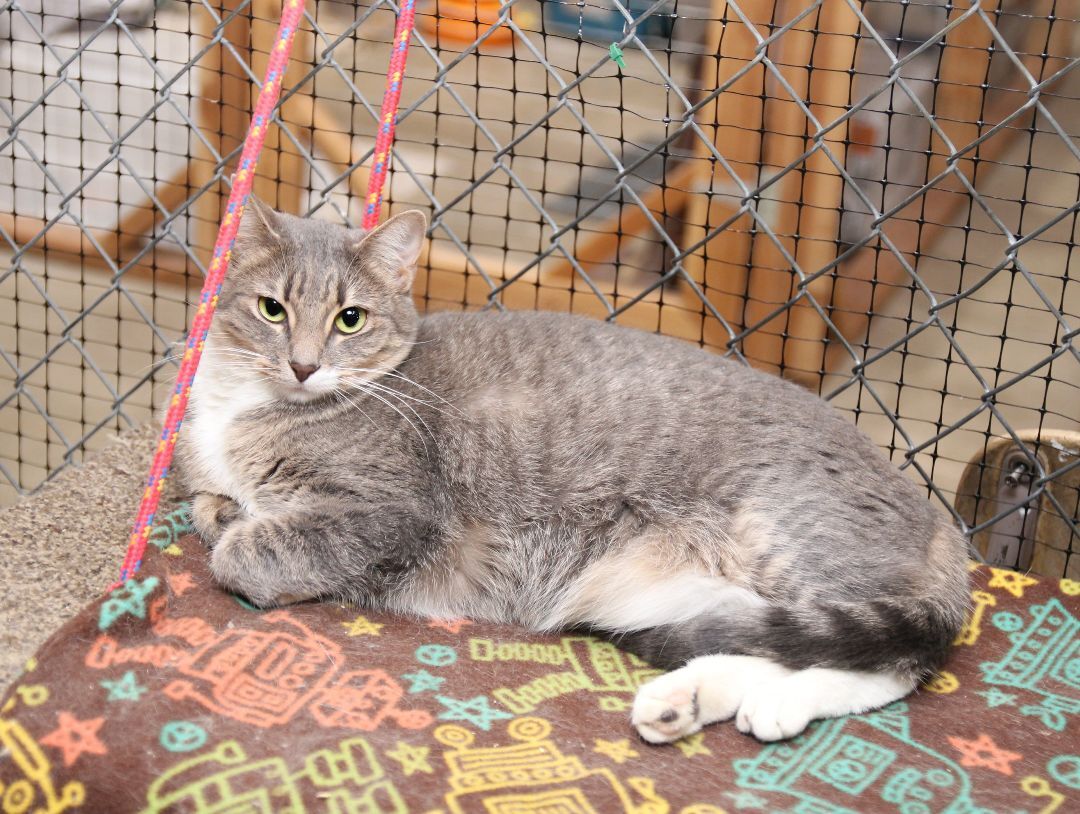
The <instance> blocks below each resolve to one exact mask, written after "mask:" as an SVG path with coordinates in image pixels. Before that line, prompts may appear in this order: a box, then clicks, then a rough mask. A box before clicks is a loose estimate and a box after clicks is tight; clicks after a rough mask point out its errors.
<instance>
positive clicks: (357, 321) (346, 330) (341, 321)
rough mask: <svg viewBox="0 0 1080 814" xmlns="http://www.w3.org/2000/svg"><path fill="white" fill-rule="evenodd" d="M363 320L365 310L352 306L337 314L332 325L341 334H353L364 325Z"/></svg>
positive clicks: (364, 319) (364, 320)
mask: <svg viewBox="0 0 1080 814" xmlns="http://www.w3.org/2000/svg"><path fill="white" fill-rule="evenodd" d="M365 322H367V311H365V310H364V309H363V308H357V307H356V306H353V307H352V308H346V309H345V310H344V311H342V312H341V313H340V314H338V315H337V319H335V320H334V327H335V328H337V329H338V330H339V331H341V332H342V333H343V334H354V333H356V332H357V331H359V330H360V329H361V328H363V327H364V323H365Z"/></svg>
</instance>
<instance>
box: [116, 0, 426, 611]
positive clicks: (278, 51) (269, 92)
mask: <svg viewBox="0 0 1080 814" xmlns="http://www.w3.org/2000/svg"><path fill="white" fill-rule="evenodd" d="M414 8H415V0H404V2H402V4H401V10H400V13H399V15H398V21H397V27H396V30H395V32H394V42H393V46H392V48H393V50H392V52H391V55H390V67H389V70H388V71H387V76H386V92H385V94H384V95H383V105H382V113H381V115H380V118H379V127H378V134H377V136H376V141H375V158H374V164H373V166H372V171H371V179H370V181H369V183H368V197H367V199H366V201H365V208H364V220H363V226H364V228H365V229H371V228H373V227H374V226H375V225H376V224H377V223H378V221H379V205H380V202H381V200H382V187H383V183H384V182H385V181H386V170H387V165H388V163H389V162H388V158H389V155H390V148H391V145H392V143H393V139H394V125H395V124H396V119H397V107H398V102H399V100H400V99H401V82H402V77H403V76H404V73H405V60H406V57H407V56H408V52H409V38H410V35H411V33H412V28H413V17H414V14H415V11H414ZM303 14H304V4H303V2H302V0H285V1H284V2H283V3H282V7H281V23H280V24H279V26H278V31H277V37H276V38H275V40H274V43H275V44H274V47H273V49H272V50H271V52H270V63H269V64H268V65H267V67H266V77H265V79H264V80H263V84H262V89H261V90H260V91H259V98H258V100H257V101H256V103H255V112H254V114H253V115H252V117H251V125H250V127H249V128H248V132H247V136H246V137H245V139H244V147H243V150H242V151H241V153H240V163H239V165H238V167H237V170H236V174H235V175H234V176H233V183H232V191H231V192H230V194H229V202H228V205H227V206H226V207H225V217H224V219H223V220H222V221H221V227H220V228H219V229H218V236H217V241H216V242H215V243H214V254H213V257H212V258H211V260H210V267H209V268H208V269H207V272H206V280H205V281H204V282H203V288H202V295H201V297H200V298H199V308H198V311H196V312H195V320H194V321H193V322H192V325H191V331H190V332H189V333H188V339H187V345H186V347H185V349H184V356H183V359H182V361H181V362H180V370H179V372H178V373H177V376H176V387H175V389H174V390H173V395H172V400H171V401H170V402H169V409H168V411H167V412H166V413H165V422H164V426H163V427H162V431H161V439H160V440H159V442H158V446H157V451H156V452H155V454H154V460H153V462H152V463H151V465H150V475H149V477H148V478H147V482H146V490H145V491H144V492H143V496H142V502H141V503H140V504H139V512H138V514H137V515H136V517H135V525H134V527H133V528H132V530H131V538H130V539H129V541H128V548H127V553H126V554H125V555H124V563H123V565H122V566H121V568H120V578H119V580H118V581H117V582H116V583H115V584H113V586H112V588H110V590H112V589H113V588H117V587H119V586H120V585H123V584H124V583H125V582H126V581H127V580H129V579H130V578H131V577H132V576H134V574H135V572H136V571H138V570H139V566H140V565H142V558H143V552H144V551H145V550H146V543H147V540H148V539H149V537H150V529H151V527H152V526H153V523H154V514H155V513H156V512H157V507H158V501H159V500H160V498H161V492H162V490H163V489H164V487H165V478H166V476H167V475H168V473H169V465H170V464H171V462H172V456H173V450H174V448H175V447H176V439H177V436H178V435H179V433H180V424H181V422H182V421H183V419H184V410H185V408H186V407H187V402H188V397H189V396H190V394H191V383H192V381H193V380H194V378H195V371H196V370H197V369H198V367H199V359H200V358H201V357H202V351H203V343H204V342H205V341H206V335H207V333H208V332H209V330H210V320H211V319H213V316H214V309H215V308H216V307H217V300H218V295H219V294H220V293H221V284H222V281H223V280H224V279H225V272H226V271H227V270H228V268H229V256H230V253H231V252H232V247H233V243H234V242H235V241H236V231H237V229H238V228H239V226H240V219H241V217H242V216H243V214H244V205H245V204H246V203H247V200H248V197H249V196H250V195H251V187H252V184H253V183H254V181H255V167H256V165H257V164H258V161H259V154H260V153H261V152H262V148H263V142H265V141H266V133H267V129H268V128H269V123H270V115H271V113H272V111H273V109H274V105H276V104H277V100H278V97H279V96H280V95H281V80H282V77H283V76H284V74H285V66H286V65H287V64H288V61H289V54H290V53H291V52H292V46H293V40H294V38H295V37H296V29H297V27H298V26H299V25H300V20H301V19H302V17H303Z"/></svg>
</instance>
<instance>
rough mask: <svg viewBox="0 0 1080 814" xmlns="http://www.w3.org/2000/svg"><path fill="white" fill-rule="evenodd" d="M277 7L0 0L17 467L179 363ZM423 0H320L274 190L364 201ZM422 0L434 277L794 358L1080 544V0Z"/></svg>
mask: <svg viewBox="0 0 1080 814" xmlns="http://www.w3.org/2000/svg"><path fill="white" fill-rule="evenodd" d="M277 12H278V6H277V3H276V2H274V0H199V1H198V2H190V3H188V2H176V1H175V0H174V1H172V2H170V1H168V0H166V2H157V3H155V2H153V0H117V1H116V2H108V0H81V2H80V3H79V4H73V3H70V2H68V0H6V2H3V3H0V89H2V90H0V123H2V124H3V131H4V133H3V137H2V140H0V251H2V252H3V254H4V256H5V261H6V262H4V263H3V265H2V266H0V429H2V431H0V501H2V502H10V501H12V500H14V499H15V498H16V497H17V496H19V495H21V494H25V493H27V492H29V491H31V490H33V489H35V488H36V487H38V486H39V485H40V484H41V483H43V482H45V481H47V480H48V479H49V478H51V477H53V476H54V475H55V474H56V473H58V472H59V471H62V470H63V468H64V467H66V466H68V465H70V464H72V463H77V462H79V461H80V460H81V459H82V456H83V454H84V452H86V451H88V450H93V449H95V448H97V447H98V446H100V445H102V444H103V443H105V442H107V440H108V438H110V437H112V436H114V435H115V434H116V433H117V432H119V431H121V430H123V429H124V428H126V427H130V426H135V425H138V424H140V423H142V422H145V421H147V420H149V419H150V418H151V416H152V411H153V410H154V409H155V408H156V407H158V406H159V405H160V402H161V399H162V398H163V397H165V396H166V394H167V392H168V390H167V387H166V386H164V383H166V382H167V381H168V378H169V375H170V372H171V370H172V368H173V365H174V360H173V356H172V354H173V353H174V352H175V349H176V348H177V347H178V345H179V343H180V342H181V339H182V336H183V333H184V330H185V327H186V325H187V324H188V320H189V318H190V317H191V315H192V313H193V309H192V306H191V301H193V300H194V299H195V297H194V296H193V294H194V292H196V291H197V290H198V288H199V284H200V280H201V275H202V273H203V270H204V263H205V262H206V260H207V257H208V254H209V251H210V248H211V246H212V243H213V238H214V235H215V234H216V228H217V221H218V217H219V214H220V208H221V205H222V203H223V199H224V198H223V195H224V191H225V190H226V185H227V184H228V178H229V174H230V172H231V170H232V165H233V163H234V162H235V160H236V158H237V156H238V154H239V149H240V141H241V140H242V137H243V133H244V128H245V126H246V123H247V113H248V111H249V109H250V105H251V103H252V101H253V99H254V94H255V89H256V88H257V85H258V82H259V77H260V76H261V72H262V67H263V66H264V65H265V59H266V53H267V48H268V47H269V43H270V42H271V41H272V40H271V38H272V34H273V30H274V26H275V24H276V19H277ZM395 12H396V5H395V3H394V2H393V1H392V0H378V1H377V2H346V1H344V0H309V3H308V8H307V12H306V17H305V25H304V29H303V30H302V31H301V33H300V34H299V35H298V39H297V45H296V54H295V58H294V60H293V64H292V66H291V68H290V70H289V72H288V75H287V76H286V79H285V82H284V88H285V93H284V94H283V97H282V100H281V103H280V104H279V106H278V108H277V111H276V114H275V117H274V123H275V125H276V128H277V129H276V131H275V132H274V133H273V135H272V136H271V138H270V141H269V142H268V149H267V152H266V155H265V156H264V158H263V160H262V162H261V164H260V168H259V173H260V175H259V179H258V181H257V184H256V192H257V194H259V195H260V196H261V197H262V198H263V199H264V200H267V201H269V202H270V203H273V204H275V205H276V206H278V207H279V208H281V209H283V210H285V211H290V212H295V213H298V214H306V215H310V216H314V217H326V218H330V219H333V220H338V221H341V222H346V223H350V224H352V225H355V224H356V223H358V222H359V220H360V213H361V206H362V202H363V193H364V190H365V189H366V185H367V171H368V167H369V166H370V163H371V157H372V153H373V145H374V133H375V127H376V122H377V116H378V107H379V102H380V99H381V92H382V85H383V75H384V72H385V68H386V64H387V60H388V58H389V51H390V39H391V35H392V31H393V23H394V15H395ZM417 20H418V28H417V31H416V33H415V35H414V41H413V47H412V52H411V54H410V60H409V69H408V75H407V77H406V80H405V84H404V93H403V99H402V109H401V112H400V115H399V125H398V139H397V143H396V145H395V148H394V151H393V157H392V171H391V174H390V178H389V180H388V183H387V194H386V206H387V208H388V210H390V211H398V210H401V209H405V208H412V207H420V208H423V209H425V210H426V211H427V212H428V213H429V215H430V217H431V230H432V231H431V238H432V239H431V244H430V247H429V249H428V252H427V255H426V257H425V261H424V264H423V266H424V267H423V270H422V272H421V274H420V276H419V279H418V281H417V287H416V291H415V296H416V299H417V302H418V304H419V305H420V306H421V307H422V308H424V309H427V310H434V309H444V308H479V307H493V308H530V309H532V308H541V309H548V310H561V311H574V312H578V313H583V314H589V315H592V316H595V317H598V318H603V319H610V320H615V321H618V322H620V323H624V324H627V325H632V326H636V327H639V328H643V329H646V330H650V331H658V332H662V333H666V334H670V335H673V336H678V337H681V338H684V339H686V340H689V341H692V342H696V343H698V344H700V345H702V346H703V347H706V348H708V349H710V350H713V351H716V352H718V353H724V354H728V355H731V356H733V357H736V358H739V359H741V360H743V361H746V362H747V363H750V364H755V365H757V366H760V367H763V368H765V369H769V370H773V371H775V372H776V373H778V374H779V375H783V376H787V377H790V378H793V379H795V380H797V381H799V382H801V383H802V384H804V385H806V386H807V387H810V388H812V389H814V390H816V391H817V392H820V393H821V394H822V395H824V396H826V397H827V398H830V399H831V400H832V401H833V403H834V404H836V406H837V407H839V408H840V409H841V410H845V411H847V412H849V413H850V415H851V416H852V419H853V420H854V421H855V422H856V423H857V424H858V425H859V426H860V427H862V428H863V429H864V430H865V431H866V432H868V433H869V434H870V435H871V437H872V438H874V439H875V441H877V442H878V443H879V444H880V445H881V446H882V447H883V448H884V449H885V450H886V451H887V452H888V453H889V454H890V455H891V456H892V457H893V459H894V461H895V462H896V463H897V464H899V465H901V466H902V467H904V468H905V469H906V470H907V471H908V473H909V474H910V475H911V477H913V478H914V479H916V480H917V481H919V482H920V483H924V484H925V486H926V488H927V490H928V494H929V495H930V496H931V497H932V498H933V499H935V500H937V501H940V502H941V503H942V504H943V505H944V506H945V507H946V508H948V509H949V510H950V511H952V512H953V514H954V515H955V516H956V517H957V519H958V520H959V521H960V522H961V523H962V524H963V525H964V526H965V528H966V529H968V530H969V531H970V532H971V533H972V534H973V535H974V536H975V538H976V539H980V535H983V537H982V538H981V539H984V540H986V541H988V543H987V545H989V551H990V554H991V556H993V557H996V558H997V559H999V560H1000V561H1002V562H1006V561H1007V564H1011V565H1013V566H1017V567H1028V566H1029V565H1030V564H1031V557H1032V551H1031V547H1032V544H1033V542H1034V544H1035V546H1036V548H1037V549H1039V551H1041V553H1037V554H1036V555H1035V556H1036V558H1038V557H1040V556H1042V557H1043V558H1044V559H1043V560H1042V561H1041V566H1042V568H1043V569H1044V570H1046V569H1047V568H1049V569H1050V570H1052V571H1054V572H1056V573H1060V574H1061V575H1062V576H1070V577H1072V578H1080V556H1078V557H1072V556H1071V554H1072V552H1073V550H1074V549H1077V550H1080V532H1078V525H1080V521H1078V513H1080V510H1078V496H1080V492H1078V488H1080V466H1078V462H1080V398H1078V395H1080V393H1078V390H1080V347H1078V343H1077V340H1076V336H1077V325H1078V324H1080V260H1075V259H1074V257H1073V254H1074V248H1075V245H1076V234H1077V211H1078V209H1080V145H1078V144H1077V138H1076V132H1077V130H1078V129H1080V104H1078V88H1080V75H1078V72H1077V71H1075V70H1074V69H1075V68H1076V66H1077V63H1078V62H1080V60H1078V59H1077V53H1078V50H1080V49H1078V46H1080V33H1078V31H1080V0H1073V2H1065V1H1064V0H1056V1H1055V0H1025V1H1024V2H1021V0H997V1H996V2H995V1H994V0H991V1H990V2H967V0H959V2H953V3H949V4H946V3H938V2H931V1H930V0H927V2H923V3H915V2H910V1H909V0H903V1H902V2H901V1H895V2H894V1H891V0H867V1H866V2H856V0H817V2H794V0H790V1H789V2H785V1H784V0H726V2H725V0H655V2H647V0H593V2H555V0H545V1H544V2H536V0H508V1H506V0H503V1H502V2H499V1H498V0H431V2H428V3H427V4H426V5H423V6H421V8H420V9H419V10H418V17H417ZM995 546H997V548H996V549H995V548H994V547H995ZM982 548H983V550H984V553H985V552H986V551H987V549H986V546H983V547H982ZM995 551H996V552H997V553H996V554H995V553H994V552H995ZM1048 563H1049V564H1048Z"/></svg>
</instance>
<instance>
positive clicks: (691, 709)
mask: <svg viewBox="0 0 1080 814" xmlns="http://www.w3.org/2000/svg"><path fill="white" fill-rule="evenodd" d="M698 691H699V687H698V682H697V677H696V676H694V675H692V674H691V673H690V671H688V670H686V668H683V669H681V670H676V671H675V672H673V673H667V674H666V675H662V676H660V677H659V678H656V679H653V680H652V681H650V682H649V683H648V684H646V685H645V686H643V687H642V688H641V689H639V690H638V692H637V696H636V697H635V698H634V708H633V710H632V712H631V713H630V722H631V723H632V724H633V725H634V727H635V728H636V729H637V731H638V734H639V735H641V737H642V738H644V739H645V740H647V741H648V742H649V743H670V742H671V741H675V740H678V739H679V738H682V737H684V736H686V735H692V734H694V733H695V732H697V731H698V730H699V729H701V727H702V725H703V724H702V722H701V721H700V720H699V713H700V708H699V706H698Z"/></svg>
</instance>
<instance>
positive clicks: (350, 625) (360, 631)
mask: <svg viewBox="0 0 1080 814" xmlns="http://www.w3.org/2000/svg"><path fill="white" fill-rule="evenodd" d="M341 626H342V627H343V628H345V630H346V632H347V633H348V635H349V636H378V635H379V631H380V630H382V629H383V627H385V626H384V625H382V624H380V623H379V622H371V621H369V620H368V618H367V617H366V616H357V617H356V618H355V619H353V620H352V621H351V622H342V623H341Z"/></svg>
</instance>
